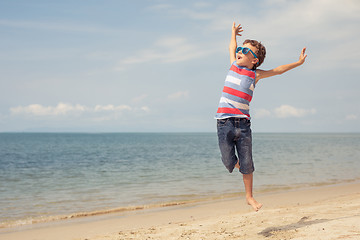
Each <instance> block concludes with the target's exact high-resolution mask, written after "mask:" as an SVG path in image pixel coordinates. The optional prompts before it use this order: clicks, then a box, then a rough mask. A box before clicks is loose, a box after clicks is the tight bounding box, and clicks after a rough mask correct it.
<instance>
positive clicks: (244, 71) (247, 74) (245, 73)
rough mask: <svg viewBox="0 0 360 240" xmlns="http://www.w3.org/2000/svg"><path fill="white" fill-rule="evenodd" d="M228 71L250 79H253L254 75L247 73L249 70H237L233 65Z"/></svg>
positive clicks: (250, 72)
mask: <svg viewBox="0 0 360 240" xmlns="http://www.w3.org/2000/svg"><path fill="white" fill-rule="evenodd" d="M230 70H231V71H234V72H236V73H238V74H240V75H245V76H248V77H251V78H252V79H255V73H254V72H252V71H249V70H246V69H243V68H237V67H236V66H235V65H231V68H230Z"/></svg>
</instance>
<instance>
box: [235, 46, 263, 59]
mask: <svg viewBox="0 0 360 240" xmlns="http://www.w3.org/2000/svg"><path fill="white" fill-rule="evenodd" d="M240 51H241V52H242V53H243V54H244V55H245V54H247V53H248V52H249V51H250V52H251V53H252V55H253V56H254V57H255V58H258V57H257V56H256V54H255V53H254V52H253V51H252V50H251V49H250V48H247V47H245V48H243V47H238V48H237V49H236V53H238V52H240Z"/></svg>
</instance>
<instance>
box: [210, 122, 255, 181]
mask: <svg viewBox="0 0 360 240" xmlns="http://www.w3.org/2000/svg"><path fill="white" fill-rule="evenodd" d="M250 127H251V122H250V120H248V119H246V118H234V117H232V118H225V119H218V120H217V134H218V138H219V147H220V152H221V159H222V161H223V163H224V165H225V167H226V168H227V170H229V172H230V173H231V172H232V171H233V170H234V167H235V165H236V163H237V161H238V159H239V164H240V172H241V173H243V174H250V173H252V172H254V170H255V168H254V162H253V159H252V136H251V129H250ZM235 149H236V152H237V155H238V156H236V154H235Z"/></svg>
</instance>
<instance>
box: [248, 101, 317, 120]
mask: <svg viewBox="0 0 360 240" xmlns="http://www.w3.org/2000/svg"><path fill="white" fill-rule="evenodd" d="M315 113H316V109H314V108H312V109H303V108H296V107H293V106H290V105H286V104H284V105H281V106H280V107H277V108H275V109H273V110H267V109H264V108H260V109H254V118H257V119H260V118H265V117H275V118H291V117H295V118H300V117H306V116H308V115H313V114H315Z"/></svg>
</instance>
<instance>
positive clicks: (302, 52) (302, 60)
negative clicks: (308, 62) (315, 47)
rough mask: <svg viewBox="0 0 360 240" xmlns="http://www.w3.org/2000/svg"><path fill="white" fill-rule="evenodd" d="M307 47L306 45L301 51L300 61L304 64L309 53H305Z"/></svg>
mask: <svg viewBox="0 0 360 240" xmlns="http://www.w3.org/2000/svg"><path fill="white" fill-rule="evenodd" d="M305 51H306V47H304V48H303V49H302V51H301V54H300V57H299V63H300V64H303V63H304V62H305V58H306V57H307V54H305Z"/></svg>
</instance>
